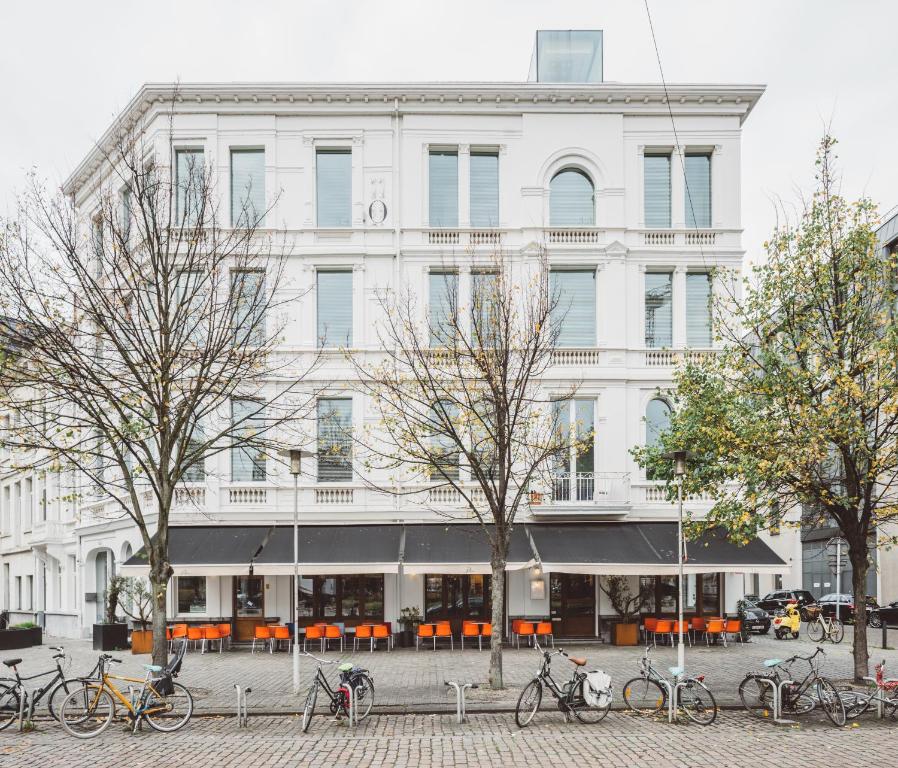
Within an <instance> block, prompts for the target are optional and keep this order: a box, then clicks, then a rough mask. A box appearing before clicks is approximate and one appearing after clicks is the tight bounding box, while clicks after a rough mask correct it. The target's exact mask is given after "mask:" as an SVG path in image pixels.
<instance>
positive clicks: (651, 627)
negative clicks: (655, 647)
mask: <svg viewBox="0 0 898 768" xmlns="http://www.w3.org/2000/svg"><path fill="white" fill-rule="evenodd" d="M657 626H658V619H656V618H655V617H654V616H646V617H645V621H644V622H643V624H642V634H643V635H644V637H645V644H646V645H648V644H649V635H654V634H655V627H657Z"/></svg>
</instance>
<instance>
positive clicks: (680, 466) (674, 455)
mask: <svg viewBox="0 0 898 768" xmlns="http://www.w3.org/2000/svg"><path fill="white" fill-rule="evenodd" d="M691 456H692V454H691V453H689V451H671V452H670V453H665V454H664V458H665V459H670V460H671V461H673V465H674V477H676V478H677V597H678V599H677V607H678V611H677V619H678V621H677V629H678V630H679V631H678V632H677V635H678V637H677V666H678V667H679V668H680V669H685V667H686V648H685V646H684V645H683V550H684V549H685V546H684V542H683V476H684V475H685V474H686V461H687V459H689V458H691Z"/></svg>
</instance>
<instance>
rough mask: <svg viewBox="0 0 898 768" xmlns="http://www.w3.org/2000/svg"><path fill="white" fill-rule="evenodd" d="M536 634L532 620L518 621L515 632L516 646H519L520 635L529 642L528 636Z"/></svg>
mask: <svg viewBox="0 0 898 768" xmlns="http://www.w3.org/2000/svg"><path fill="white" fill-rule="evenodd" d="M535 636H536V625H535V624H534V623H533V622H532V621H520V622H518V631H517V632H516V633H515V637H516V639H517V643H518V648H520V647H521V637H526V638H528V640H527V642H528V643H529V642H530V638H532V637H535Z"/></svg>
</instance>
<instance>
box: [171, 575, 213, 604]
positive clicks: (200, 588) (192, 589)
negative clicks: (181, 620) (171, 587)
mask: <svg viewBox="0 0 898 768" xmlns="http://www.w3.org/2000/svg"><path fill="white" fill-rule="evenodd" d="M205 612H206V577H205V576H178V613H205Z"/></svg>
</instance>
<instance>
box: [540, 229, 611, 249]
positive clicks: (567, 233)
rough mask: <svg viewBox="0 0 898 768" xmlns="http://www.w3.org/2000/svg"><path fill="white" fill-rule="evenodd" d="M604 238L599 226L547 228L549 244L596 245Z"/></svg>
mask: <svg viewBox="0 0 898 768" xmlns="http://www.w3.org/2000/svg"><path fill="white" fill-rule="evenodd" d="M601 238H602V230H601V229H598V228H597V227H550V228H549V229H547V230H546V242H547V243H548V244H549V245H596V244H598V242H599V241H600V240H601Z"/></svg>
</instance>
